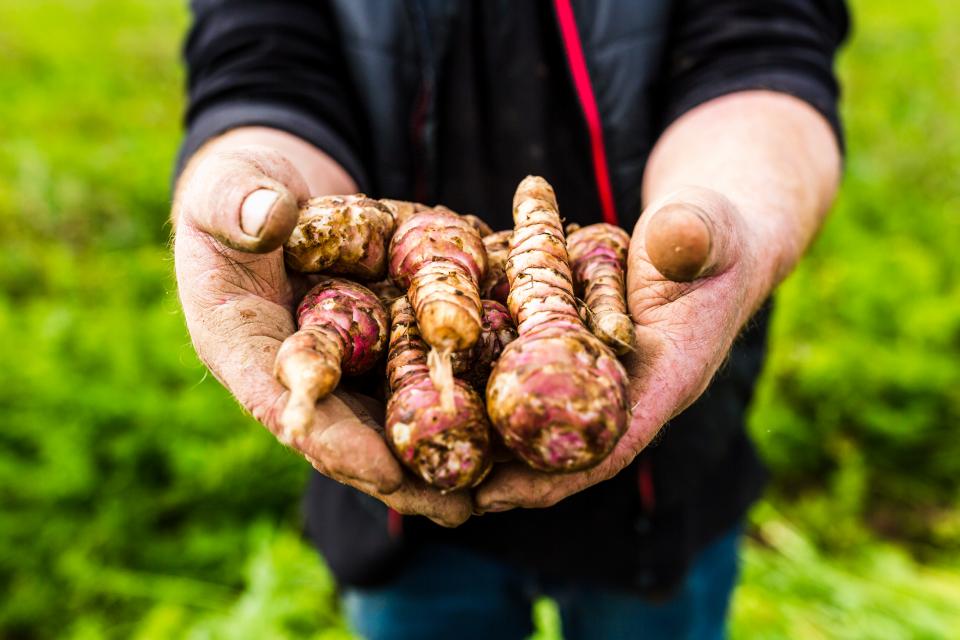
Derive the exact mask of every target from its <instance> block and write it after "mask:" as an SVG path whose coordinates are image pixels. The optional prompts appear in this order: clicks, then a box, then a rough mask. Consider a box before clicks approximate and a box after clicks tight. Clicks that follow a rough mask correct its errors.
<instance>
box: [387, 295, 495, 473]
mask: <svg viewBox="0 0 960 640" xmlns="http://www.w3.org/2000/svg"><path fill="white" fill-rule="evenodd" d="M390 315H391V328H390V352H389V355H388V357H387V378H388V380H389V383H390V390H391V395H390V399H389V401H388V402H387V418H386V436H387V442H388V443H389V444H390V447H391V448H392V449H393V451H394V453H395V454H396V456H397V458H398V459H399V460H400V461H401V462H402V463H403V464H404V465H406V466H407V468H409V469H410V470H411V471H413V472H414V473H415V474H416V475H417V476H419V477H420V478H422V479H423V480H424V481H425V482H427V483H428V484H430V485H431V486H434V487H436V488H438V489H440V490H441V491H444V492H447V491H455V490H457V489H465V488H468V487H473V486H475V485H476V484H477V483H479V482H480V481H481V480H482V479H483V477H484V476H485V475H486V473H487V472H488V471H489V469H490V465H491V452H490V435H491V433H490V423H489V422H488V421H487V415H486V412H485V411H484V408H483V401H482V400H481V398H480V396H479V395H478V394H477V393H476V392H475V391H474V390H473V389H472V388H471V387H470V386H469V385H468V384H467V383H465V382H463V381H462V380H457V379H454V380H453V384H452V385H451V388H452V396H453V409H452V410H450V411H448V410H446V409H445V408H443V407H442V406H441V403H440V394H439V391H438V390H437V389H436V387H435V386H434V384H433V382H432V381H431V380H430V372H429V368H428V366H427V348H428V347H427V345H426V343H424V341H423V339H422V338H421V336H420V331H419V329H418V327H417V320H416V317H415V315H414V313H413V307H412V306H411V305H410V302H409V301H408V300H407V298H406V297H401V298H398V299H397V300H395V301H394V302H393V303H392V305H391V307H390Z"/></svg>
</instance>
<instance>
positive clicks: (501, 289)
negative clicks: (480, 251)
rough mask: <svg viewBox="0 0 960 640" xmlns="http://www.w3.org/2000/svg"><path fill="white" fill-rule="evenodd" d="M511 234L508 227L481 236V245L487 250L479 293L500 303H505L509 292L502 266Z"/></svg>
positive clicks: (505, 259) (505, 258)
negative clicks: (485, 266)
mask: <svg viewBox="0 0 960 640" xmlns="http://www.w3.org/2000/svg"><path fill="white" fill-rule="evenodd" d="M511 235H513V230H512V229H508V230H507V231H497V232H496V233H492V234H490V235H488V236H484V238H483V247H484V249H486V251H487V274H486V275H485V276H484V277H483V281H482V282H481V283H480V295H481V296H483V297H484V298H486V299H487V300H496V301H497V302H500V303H502V304H507V294H509V293H510V282H509V281H508V280H507V272H506V270H505V268H504V267H505V265H506V264H507V256H508V254H509V253H510V236H511Z"/></svg>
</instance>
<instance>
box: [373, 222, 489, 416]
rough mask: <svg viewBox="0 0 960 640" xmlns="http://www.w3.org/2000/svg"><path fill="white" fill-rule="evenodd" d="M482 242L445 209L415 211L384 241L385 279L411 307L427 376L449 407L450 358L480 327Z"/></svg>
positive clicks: (469, 343)
mask: <svg viewBox="0 0 960 640" xmlns="http://www.w3.org/2000/svg"><path fill="white" fill-rule="evenodd" d="M486 266H487V263H486V253H485V251H484V248H483V241H482V240H481V239H480V235H479V234H478V233H477V231H476V229H474V228H473V227H472V226H471V225H470V224H469V223H468V222H466V221H464V220H463V218H461V217H460V216H458V215H457V214H455V213H453V212H450V211H443V210H436V209H433V210H430V211H422V212H420V213H416V214H414V215H413V216H411V217H410V218H409V219H407V220H406V222H404V223H403V224H402V225H400V227H399V228H398V229H397V231H396V233H394V235H393V239H392V240H391V242H390V277H391V279H392V280H393V281H394V282H395V283H396V284H397V285H398V286H400V287H401V288H403V289H406V291H407V297H408V298H409V300H410V304H411V305H412V306H413V309H414V313H415V314H416V317H417V323H418V325H419V327H420V332H421V334H422V335H423V339H424V340H426V342H427V344H429V345H430V346H431V347H432V348H433V349H432V350H431V355H430V359H431V367H430V371H431V377H432V379H433V380H434V382H435V383H436V384H437V386H438V387H439V388H440V389H441V391H443V393H442V394H441V397H442V399H443V404H444V407H445V408H446V409H448V410H449V409H452V405H451V399H452V398H451V395H450V393H451V382H450V381H451V380H452V372H451V370H450V354H451V353H452V352H454V351H461V350H464V349H468V348H470V347H472V346H473V344H474V343H475V342H476V341H477V338H478V337H479V336H480V327H481V324H482V321H481V314H482V307H481V305H480V293H479V292H478V291H477V287H478V284H479V282H480V280H481V278H483V274H484V272H485V271H486Z"/></svg>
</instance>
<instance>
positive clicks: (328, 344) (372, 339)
mask: <svg viewBox="0 0 960 640" xmlns="http://www.w3.org/2000/svg"><path fill="white" fill-rule="evenodd" d="M297 318H298V320H299V323H298V324H299V327H300V328H299V330H298V331H297V332H296V333H294V334H293V335H291V336H289V337H288V338H287V339H286V340H284V341H283V344H282V345H280V350H279V351H278V352H277V358H276V362H275V365H274V374H275V375H276V377H277V379H278V380H280V382H281V383H282V384H283V385H284V386H286V387H287V388H288V389H290V398H289V400H288V401H287V406H286V408H285V409H284V411H283V414H282V416H281V417H280V423H281V425H282V426H283V429H284V438H285V439H286V440H288V441H289V440H290V439H291V438H293V437H294V436H297V435H302V434H303V433H305V432H306V430H307V428H308V427H309V426H310V422H311V420H312V419H313V408H314V405H315V404H316V402H317V400H319V399H320V398H323V397H324V396H326V395H327V394H329V393H330V392H331V391H333V390H334V389H335V388H336V386H337V383H338V382H339V381H340V374H341V372H342V373H344V374H347V375H356V374H359V373H363V372H364V371H367V370H369V369H370V368H371V367H372V366H373V365H374V364H375V363H376V362H377V360H378V359H379V358H380V355H381V354H382V353H383V352H384V351H385V349H386V346H387V337H388V330H389V326H388V320H387V312H386V310H385V309H384V307H383V305H382V304H381V303H380V301H379V300H378V299H377V297H376V296H375V295H374V294H373V292H371V291H369V290H368V289H366V288H364V287H362V286H360V285H358V284H354V283H352V282H348V281H347V280H342V279H340V278H323V279H322V280H321V281H320V283H319V284H317V285H316V286H315V287H314V288H313V289H311V290H310V292H309V293H307V295H306V296H305V297H304V299H303V301H302V302H301V303H300V306H299V307H298V309H297Z"/></svg>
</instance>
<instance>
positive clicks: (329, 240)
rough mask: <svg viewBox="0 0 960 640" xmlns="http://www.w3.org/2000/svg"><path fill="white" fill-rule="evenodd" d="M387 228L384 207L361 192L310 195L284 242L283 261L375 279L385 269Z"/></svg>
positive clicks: (388, 217) (299, 268)
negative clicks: (284, 259)
mask: <svg viewBox="0 0 960 640" xmlns="http://www.w3.org/2000/svg"><path fill="white" fill-rule="evenodd" d="M393 229H394V221H393V214H392V212H391V211H390V209H389V208H387V207H386V206H384V205H383V204H382V203H380V202H378V201H377V200H373V199H372V198H368V197H366V196H365V195H363V194H362V193H358V194H356V195H350V196H323V197H320V198H313V199H311V200H309V201H307V203H306V205H304V206H303V207H302V208H301V209H300V219H299V221H298V222H297V226H296V227H295V228H294V230H293V233H291V234H290V238H289V239H288V240H287V242H286V243H285V244H284V247H283V248H284V255H285V257H286V261H287V266H289V267H290V268H291V269H293V270H295V271H301V272H303V273H319V272H321V271H323V272H326V273H333V274H341V275H350V276H353V277H355V278H357V279H360V280H377V279H379V278H382V277H383V275H384V273H385V271H386V266H387V244H388V242H389V241H390V236H391V235H392V234H393Z"/></svg>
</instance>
